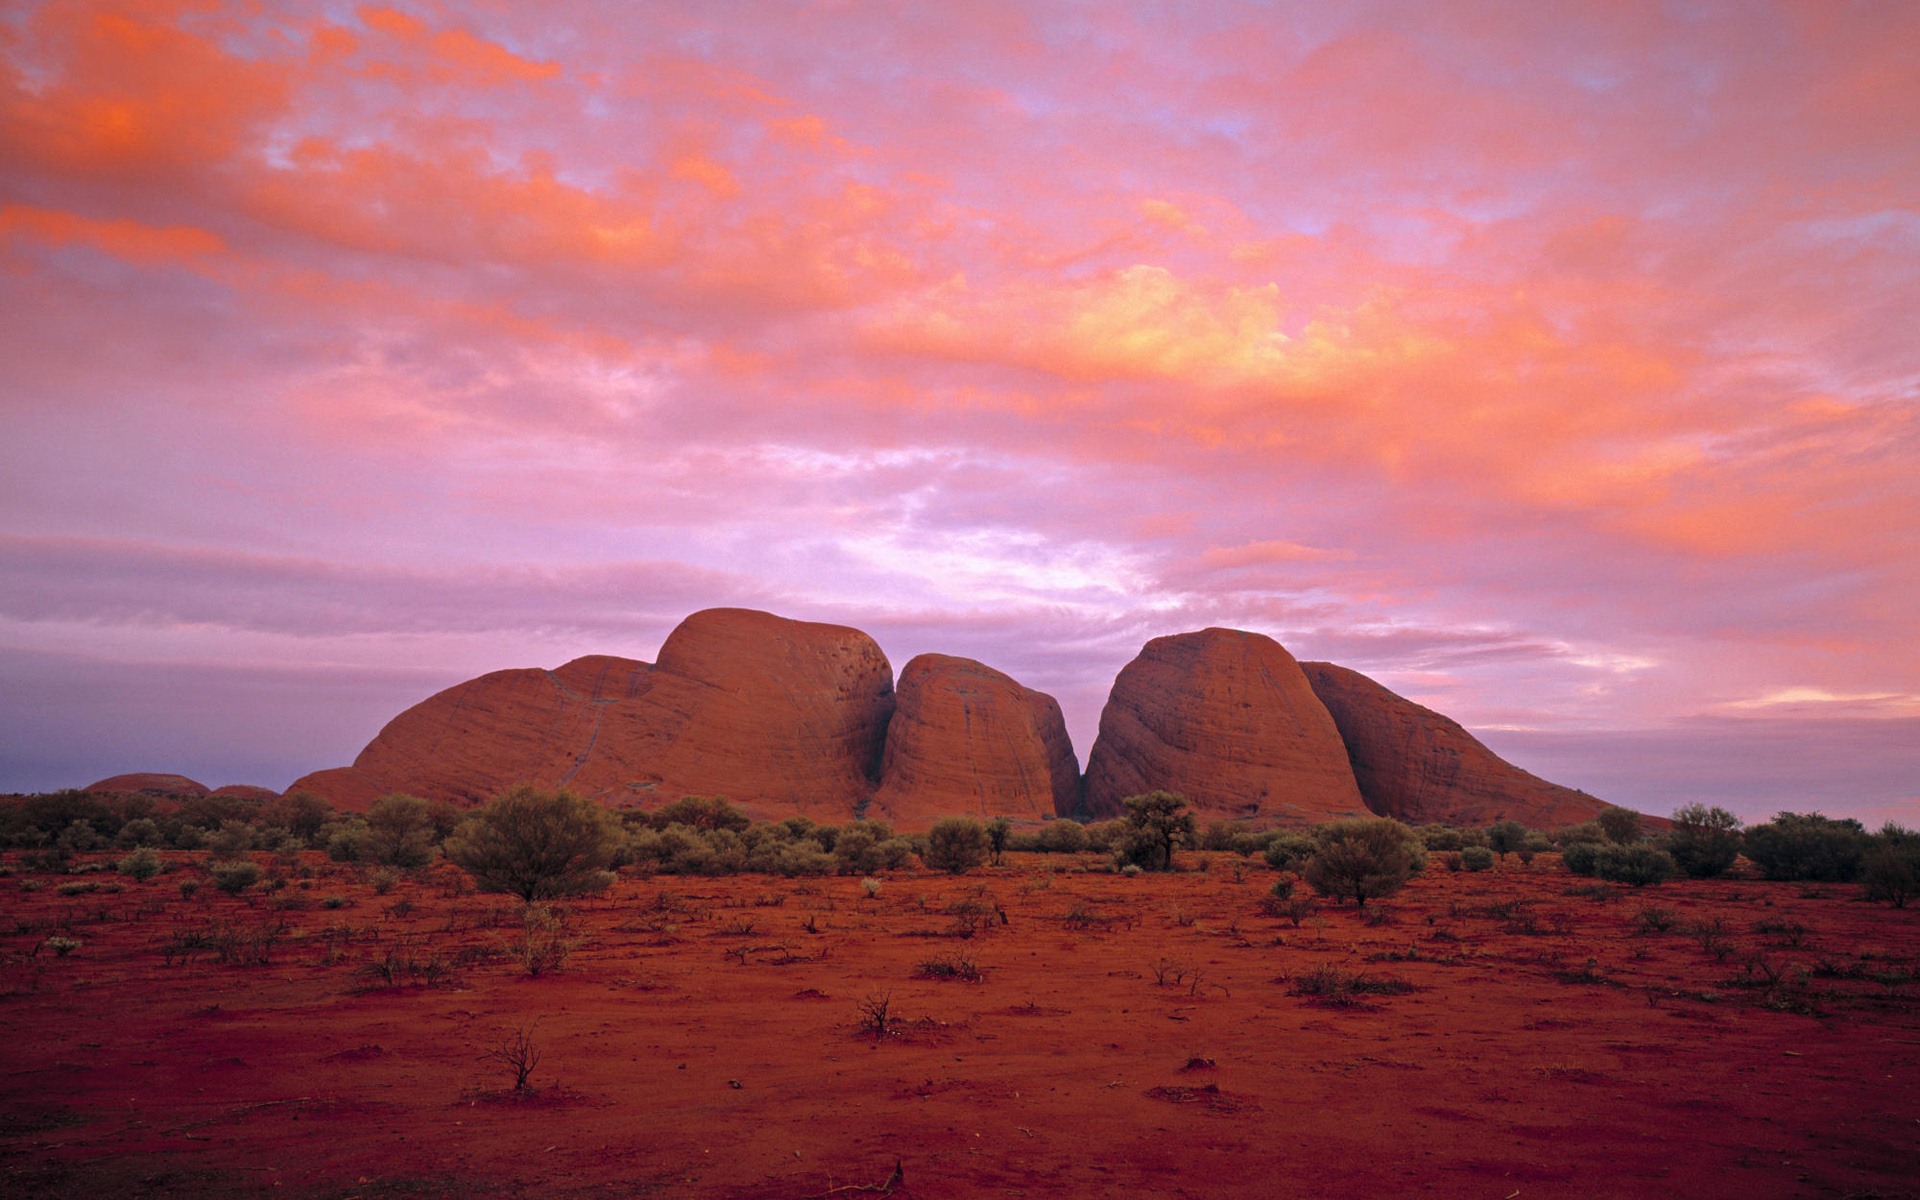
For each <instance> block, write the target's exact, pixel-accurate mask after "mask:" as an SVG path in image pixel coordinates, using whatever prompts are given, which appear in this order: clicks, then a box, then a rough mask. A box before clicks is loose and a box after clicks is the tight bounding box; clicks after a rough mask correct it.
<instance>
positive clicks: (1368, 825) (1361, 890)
mask: <svg viewBox="0 0 1920 1200" xmlns="http://www.w3.org/2000/svg"><path fill="white" fill-rule="evenodd" d="M1314 842H1315V844H1316V848H1315V850H1314V853H1313V856H1312V857H1311V858H1309V859H1307V861H1306V862H1305V863H1304V864H1302V866H1301V870H1300V874H1301V877H1302V878H1304V879H1305V880H1306V881H1307V883H1308V885H1309V886H1311V887H1312V888H1313V890H1314V891H1316V892H1319V893H1320V894H1321V895H1322V896H1332V897H1335V898H1336V899H1342V900H1344V899H1348V898H1351V899H1352V900H1353V901H1354V903H1355V904H1358V905H1360V906H1361V907H1365V906H1366V903H1367V901H1368V900H1370V899H1373V898H1375V897H1379V896H1388V895H1392V894H1393V893H1394V892H1397V891H1399V890H1400V889H1401V888H1402V887H1403V886H1405V884H1406V882H1407V880H1408V879H1410V878H1412V876H1413V874H1414V872H1416V871H1418V870H1420V869H1421V868H1423V867H1425V866H1426V847H1425V846H1424V845H1422V844H1421V842H1420V839H1419V838H1418V837H1417V836H1415V835H1414V832H1413V831H1412V830H1411V829H1408V828H1407V827H1406V826H1405V825H1402V824H1401V823H1400V822H1398V821H1395V820H1392V819H1390V818H1386V817H1377V818H1364V817H1363V818H1358V819H1355V820H1349V821H1332V822H1329V823H1327V824H1325V825H1322V826H1320V827H1319V828H1317V829H1315V830H1314Z"/></svg>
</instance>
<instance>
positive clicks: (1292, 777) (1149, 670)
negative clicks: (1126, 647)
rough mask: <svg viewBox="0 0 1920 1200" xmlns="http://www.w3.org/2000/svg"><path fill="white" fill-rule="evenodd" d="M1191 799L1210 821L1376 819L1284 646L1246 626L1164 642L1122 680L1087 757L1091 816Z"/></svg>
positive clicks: (1143, 654)
mask: <svg viewBox="0 0 1920 1200" xmlns="http://www.w3.org/2000/svg"><path fill="white" fill-rule="evenodd" d="M1162 789H1164V790H1166V791H1170V792H1179V793H1180V794H1182V795H1184V796H1185V797H1186V798H1187V802H1188V803H1189V804H1190V805H1192V807H1193V809H1194V811H1195V813H1196V814H1197V815H1198V816H1199V817H1200V818H1201V819H1202V820H1203V821H1204V820H1208V819H1223V818H1240V819H1246V820H1250V821H1254V822H1257V823H1261V824H1269V825H1272V824H1300V825H1305V824H1311V823H1314V822H1318V821H1327V820H1332V819H1334V818H1337V817H1348V816H1365V815H1366V813H1367V808H1366V804H1365V803H1364V802H1363V800H1362V799H1361V795H1360V789H1359V786H1358V785H1357V784H1356V783H1355V781H1354V777H1353V770H1352V768H1351V767H1350V766H1349V765H1348V763H1347V750H1346V747H1345V746H1344V745H1342V744H1341V741H1340V732H1339V730H1338V729H1336V728H1335V727H1334V723H1333V718H1332V717H1331V716H1329V715H1328V714H1327V710H1326V708H1325V706H1323V705H1322V704H1321V703H1320V701H1319V699H1318V698H1317V697H1316V696H1315V695H1314V693H1313V688H1312V686H1311V685H1309V684H1308V682H1307V678H1306V676H1305V675H1304V674H1302V673H1301V670H1300V664H1298V663H1297V662H1295V661H1294V659H1293V656H1292V655H1291V654H1288V653H1287V651H1286V649H1285V648H1284V647H1282V646H1281V645H1280V643H1278V642H1276V641H1274V640H1273V639H1272V638H1270V637H1264V636H1262V635H1260V634H1257V633H1247V632H1245V631H1243V630H1237V629H1203V630H1201V631H1199V632H1197V633H1180V634H1174V635H1172V636H1170V637H1161V638H1155V639H1153V640H1152V641H1150V642H1148V643H1147V644H1146V647H1145V648H1144V649H1143V650H1141V651H1140V655H1139V657H1137V658H1135V659H1134V660H1133V661H1132V662H1130V663H1128V664H1127V665H1126V667H1125V668H1124V669H1123V670H1122V671H1121V672H1120V676H1119V678H1117V679H1115V680H1114V683H1113V691H1112V694H1111V695H1110V696H1109V697H1108V699H1107V706H1106V708H1105V709H1104V710H1103V711H1102V712H1101V714H1100V734H1099V737H1098V738H1097V739H1096V740H1095V742H1094V744H1093V751H1092V753H1091V755H1090V756H1089V758H1088V760H1087V779H1086V794H1085V811H1086V813H1087V814H1088V815H1089V816H1092V817H1096V818H1102V817H1110V816H1114V815H1116V814H1118V813H1120V812H1121V811H1122V810H1123V804H1122V802H1123V801H1124V800H1125V799H1126V798H1127V797H1128V796H1131V795H1135V794H1137V793H1140V792H1148V791H1155V790H1162Z"/></svg>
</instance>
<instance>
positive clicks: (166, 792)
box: [81, 771, 208, 796]
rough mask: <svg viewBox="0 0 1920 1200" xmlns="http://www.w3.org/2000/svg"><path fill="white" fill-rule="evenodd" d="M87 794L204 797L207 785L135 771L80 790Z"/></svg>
mask: <svg viewBox="0 0 1920 1200" xmlns="http://www.w3.org/2000/svg"><path fill="white" fill-rule="evenodd" d="M81 790H82V791H87V792H146V793H147V794H149V795H154V796H204V795H206V794H207V793H208V788H207V785H206V784H204V783H199V782H197V781H195V780H192V779H188V778H187V777H186V776H185V775H167V774H163V773H161V772H158V771H135V772H132V773H130V774H127V775H112V776H109V777H108V778H106V779H102V780H99V781H97V782H94V783H90V784H88V785H87V786H86V787H84V788H82V789H81Z"/></svg>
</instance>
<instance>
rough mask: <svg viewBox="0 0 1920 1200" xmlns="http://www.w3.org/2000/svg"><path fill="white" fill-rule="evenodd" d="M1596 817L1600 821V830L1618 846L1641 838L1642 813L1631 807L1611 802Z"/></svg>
mask: <svg viewBox="0 0 1920 1200" xmlns="http://www.w3.org/2000/svg"><path fill="white" fill-rule="evenodd" d="M1595 819H1596V820H1597V821H1598V822H1599V825H1600V831H1601V832H1602V833H1604V834H1606V835H1607V840H1608V841H1609V842H1612V843H1613V844H1615V845H1616V846H1625V845H1627V844H1629V843H1632V842H1637V841H1639V840H1640V814H1639V813H1637V812H1635V811H1633V810H1632V809H1630V808H1620V807H1618V806H1616V805H1612V804H1609V805H1607V807H1605V808H1603V809H1601V810H1600V815H1599V817H1597V818H1595Z"/></svg>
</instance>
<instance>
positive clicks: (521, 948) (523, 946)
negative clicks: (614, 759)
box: [511, 801, 592, 976]
mask: <svg viewBox="0 0 1920 1200" xmlns="http://www.w3.org/2000/svg"><path fill="white" fill-rule="evenodd" d="M588 803H592V802H591V801H589V802H588ZM582 940H583V939H581V938H577V937H569V936H568V935H567V926H566V918H565V916H564V915H563V914H561V913H560V912H558V911H556V910H555V909H554V907H553V906H552V905H550V904H528V905H527V907H526V908H525V909H524V910H523V911H522V912H521V914H520V936H519V937H518V938H516V939H515V940H514V942H513V945H512V947H511V949H512V952H513V957H514V960H515V961H516V962H518V963H519V964H520V968H521V969H522V970H524V971H525V972H526V973H527V974H529V975H535V976H538V975H544V974H546V973H547V972H548V971H558V970H559V969H560V968H561V967H563V966H565V965H566V962H567V959H569V958H571V957H573V952H574V951H575V950H578V949H579V948H580V943H581V942H582Z"/></svg>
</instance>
